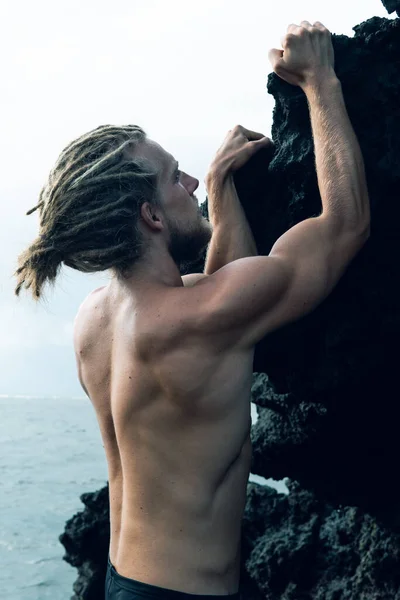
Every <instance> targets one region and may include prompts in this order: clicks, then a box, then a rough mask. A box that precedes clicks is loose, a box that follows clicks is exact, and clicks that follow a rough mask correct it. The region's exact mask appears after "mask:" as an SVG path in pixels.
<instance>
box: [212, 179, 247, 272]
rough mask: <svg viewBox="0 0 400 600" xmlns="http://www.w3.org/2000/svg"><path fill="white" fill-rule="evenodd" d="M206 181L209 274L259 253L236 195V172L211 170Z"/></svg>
mask: <svg viewBox="0 0 400 600" xmlns="http://www.w3.org/2000/svg"><path fill="white" fill-rule="evenodd" d="M206 183H207V192H208V214H209V219H210V222H211V224H212V226H213V235H212V238H211V242H210V245H209V248H208V252H207V258H206V263H205V269H204V272H205V273H207V274H208V275H210V274H211V273H214V272H215V271H217V270H218V269H220V268H221V267H223V266H224V265H226V264H228V263H229V262H232V261H234V260H238V259H239V258H245V257H247V256H256V255H257V246H256V242H255V239H254V237H253V234H252V231H251V229H250V226H249V223H248V221H247V218H246V214H245V212H244V210H243V207H242V205H241V203H240V200H239V197H238V195H237V192H236V188H235V184H234V181H233V175H232V174H230V173H228V172H219V173H218V172H217V173H215V172H211V173H209V174H208V176H207V181H206Z"/></svg>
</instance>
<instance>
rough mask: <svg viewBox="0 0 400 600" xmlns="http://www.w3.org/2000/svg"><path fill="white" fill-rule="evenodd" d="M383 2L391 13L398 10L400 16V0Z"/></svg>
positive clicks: (385, 0)
mask: <svg viewBox="0 0 400 600" xmlns="http://www.w3.org/2000/svg"><path fill="white" fill-rule="evenodd" d="M382 4H383V6H384V7H385V8H386V10H387V11H388V13H389V14H392V13H394V12H395V11H396V13H397V16H399V17H400V0H382Z"/></svg>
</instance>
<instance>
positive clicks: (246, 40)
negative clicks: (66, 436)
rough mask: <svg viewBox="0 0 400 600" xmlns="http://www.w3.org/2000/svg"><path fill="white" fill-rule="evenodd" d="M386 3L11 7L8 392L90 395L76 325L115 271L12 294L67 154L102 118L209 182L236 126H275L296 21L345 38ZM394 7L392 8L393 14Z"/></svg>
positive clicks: (139, 1) (3, 88)
mask: <svg viewBox="0 0 400 600" xmlns="http://www.w3.org/2000/svg"><path fill="white" fill-rule="evenodd" d="M373 16H382V17H388V18H393V15H392V17H389V15H388V14H387V12H386V11H385V9H384V7H383V5H382V4H381V2H380V1H379V0H353V1H352V2H347V3H346V6H345V10H344V6H343V5H342V4H338V3H337V2H336V3H334V2H330V3H324V4H323V3H322V2H320V1H319V2H317V1H314V0H303V1H299V0H285V2H283V3H280V2H277V1H271V0H247V1H246V2H245V1H243V0H240V1H239V0H201V2H198V1H197V0H196V1H194V0H129V1H128V0H114V1H113V2H109V0H107V2H104V1H103V0H96V2H94V1H92V0H86V1H83V0H79V1H78V0H69V1H68V3H67V2H65V1H64V0H57V2H54V1H52V2H50V1H47V0H37V1H35V2H31V1H30V0H24V1H21V2H13V3H11V2H8V3H6V4H5V5H3V6H2V15H1V21H2V23H1V35H0V50H1V56H2V60H1V64H2V77H1V82H0V92H1V107H2V118H1V139H2V141H3V143H2V144H1V146H0V153H1V154H0V156H1V165H2V177H1V180H0V194H1V199H2V202H1V208H2V212H1V217H2V238H1V239H2V242H1V252H0V303H1V312H0V325H1V334H2V335H1V337H0V394H2V393H3V394H31V395H60V396H64V395H67V396H68V395H76V396H84V394H83V392H82V390H81V389H80V387H79V383H78V382H77V378H76V374H75V363H74V356H73V349H72V322H73V319H74V317H75V314H76V312H77V309H78V307H79V305H80V303H81V302H82V301H83V299H84V298H85V297H86V296H87V294H88V293H89V292H90V291H91V290H92V289H94V288H96V287H98V286H99V285H103V284H104V283H105V282H106V281H107V279H106V276H102V275H100V274H99V275H85V274H80V273H78V272H76V271H73V270H72V269H69V268H66V267H63V270H62V274H61V276H60V279H59V281H58V285H57V288H56V290H55V291H54V292H52V291H51V290H50V291H48V292H47V294H46V303H45V304H42V305H38V306H36V305H35V303H34V301H33V300H32V299H31V298H30V296H29V294H28V293H27V292H25V291H23V292H22V296H21V297H20V299H17V298H16V297H15V296H14V287H15V280H14V279H13V278H12V273H13V271H14V270H15V268H16V258H17V255H18V254H19V253H20V252H21V251H22V250H23V249H25V248H26V246H27V245H28V244H29V243H31V241H32V240H33V239H34V238H35V237H36V235H37V233H38V213H34V214H33V215H31V216H25V213H26V211H27V210H29V209H30V208H31V207H33V206H34V205H36V204H37V202H38V194H39V191H40V188H41V186H42V184H43V183H44V181H45V179H46V177H47V174H48V172H49V170H50V168H51V167H52V165H53V163H54V161H55V160H56V158H57V156H58V154H59V153H60V151H61V150H62V149H63V148H64V147H65V146H66V144H67V143H69V142H70V141H71V140H73V139H74V138H76V137H78V136H79V135H81V134H83V133H85V132H86V131H89V130H90V129H93V128H94V127H97V126H98V125H102V124H107V123H110V124H127V123H131V124H138V125H140V126H141V127H143V128H144V129H145V131H146V132H147V133H148V135H149V136H150V137H151V138H152V139H154V140H156V141H157V142H159V143H160V144H161V145H162V146H164V148H165V149H166V150H168V152H170V153H171V154H173V155H174V156H175V158H176V159H177V160H179V162H180V166H181V168H182V169H183V170H184V171H186V172H188V173H190V174H192V175H194V176H195V177H197V178H198V179H199V180H200V182H201V184H200V188H199V189H198V190H197V192H196V195H197V196H198V198H199V201H200V202H203V201H204V199H205V189H204V185H203V179H204V176H205V174H206V171H207V167H208V165H209V164H210V162H211V160H212V158H213V156H214V154H215V152H216V150H217V149H218V147H219V146H220V144H221V143H222V141H223V139H224V137H225V135H226V133H227V131H228V130H229V129H231V128H232V127H233V126H234V125H235V124H237V123H239V124H241V125H244V126H245V127H247V128H249V129H253V130H255V131H260V132H261V133H263V134H265V135H270V132H271V124H272V110H273V99H272V97H271V96H269V94H268V93H267V90H266V83H267V76H268V73H270V72H271V67H270V63H269V61H268V51H269V49H270V48H272V47H275V48H280V47H281V45H280V40H281V38H282V36H284V35H285V34H286V29H287V26H288V25H289V24H290V23H297V24H300V22H301V21H302V20H303V19H305V20H308V21H310V22H314V21H317V20H319V21H322V23H324V25H325V26H326V27H328V29H329V30H330V31H331V32H332V33H337V34H345V35H349V36H353V32H352V27H353V26H354V25H356V24H358V23H360V22H362V21H364V20H366V19H368V18H370V17H373ZM394 16H395V15H394Z"/></svg>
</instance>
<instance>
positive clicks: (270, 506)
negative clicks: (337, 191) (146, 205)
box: [61, 0, 400, 600]
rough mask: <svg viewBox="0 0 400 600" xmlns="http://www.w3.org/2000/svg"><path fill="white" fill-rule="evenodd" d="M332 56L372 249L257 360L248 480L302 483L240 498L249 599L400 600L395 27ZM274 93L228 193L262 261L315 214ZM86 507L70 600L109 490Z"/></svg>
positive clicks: (301, 125)
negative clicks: (364, 187)
mask: <svg viewBox="0 0 400 600" xmlns="http://www.w3.org/2000/svg"><path fill="white" fill-rule="evenodd" d="M384 3H385V6H386V7H387V8H388V10H389V11H392V12H393V11H394V10H398V8H399V1H398V0H386V1H385V2H384ZM333 43H334V48H335V59H336V62H335V70H336V73H337V75H338V77H339V79H340V80H341V82H342V88H343V93H344V97H345V101H346V106H347V109H348V112H349V115H350V119H351V121H352V124H353V127H354V129H355V131H356V134H357V137H358V140H359V142H360V146H361V149H362V153H363V156H364V161H365V165H366V172H367V179H368V187H369V193H370V198H371V206H372V235H371V238H370V240H369V242H368V244H367V245H366V246H365V248H364V249H363V250H362V252H361V253H360V254H359V255H358V257H357V258H356V259H355V260H354V262H353V263H352V265H351V266H350V268H349V269H348V271H347V273H346V274H345V276H344V277H343V278H342V280H341V281H340V283H339V284H338V286H337V288H336V289H335V290H334V292H333V293H332V294H331V295H330V297H329V298H328V299H327V300H326V301H325V302H324V303H323V304H322V305H321V306H320V307H319V308H318V309H317V310H316V311H315V312H314V313H313V314H311V315H309V316H308V317H306V318H304V319H302V320H301V321H299V322H298V323H296V324H293V325H290V326H288V327H286V328H284V329H282V330H280V331H279V332H276V333H275V334H273V335H271V336H269V337H268V338H267V339H265V340H264V341H263V342H261V343H260V344H259V345H258V346H257V349H256V355H255V361H254V371H255V373H258V375H256V376H255V378H254V385H253V390H252V394H253V401H254V402H255V403H256V404H257V407H258V413H259V420H258V421H257V423H256V425H255V426H254V427H253V430H252V440H253V466H252V469H251V471H252V473H256V474H258V475H261V476H264V477H266V478H268V477H273V478H275V479H282V478H284V477H290V479H291V480H293V481H296V482H298V483H296V484H295V483H292V484H290V495H289V497H286V496H283V495H279V494H277V493H276V492H274V491H273V490H271V489H270V488H267V487H262V486H257V485H256V484H253V483H251V484H249V485H248V501H247V506H246V511H245V518H244V520H243V551H242V580H241V589H242V593H243V598H244V599H245V600H258V599H261V598H266V599H271V600H278V599H279V600H289V599H293V600H294V599H296V600H302V599H312V600H347V599H350V598H351V599H357V600H372V599H374V600H376V599H382V600H386V599H387V600H400V592H399V588H400V579H399V573H400V564H399V562H400V557H399V554H400V552H399V548H400V544H399V542H400V538H399V535H400V508H399V505H398V500H397V498H398V491H399V484H398V480H397V465H398V460H399V459H398V457H399V456H400V436H399V431H398V430H399V425H398V424H399V422H400V421H399V419H400V398H399V393H398V384H397V371H398V352H397V346H398V339H399V333H400V309H399V306H400V301H399V295H398V287H399V286H398V282H399V281H400V269H399V258H400V246H399V240H400V236H399V228H400V226H399V217H400V191H399V190H400V19H395V20H389V19H381V18H378V17H375V18H372V19H370V20H369V21H366V22H365V23H362V24H361V25H358V26H357V27H355V37H354V38H347V37H345V36H333ZM268 91H269V92H270V93H271V94H273V96H274V98H275V100H276V107H275V111H274V124H273V131H272V137H273V142H274V148H273V149H271V150H265V151H263V152H262V153H261V152H260V153H259V154H258V155H256V156H255V157H254V159H253V160H252V161H251V162H250V163H249V164H248V165H246V167H245V168H243V169H242V171H241V172H240V173H238V174H237V177H236V179H235V182H236V186H237V190H238V194H239V197H240V200H241V202H242V204H243V206H244V209H245V212H246V214H247V217H248V219H249V222H250V225H251V227H252V230H253V232H254V236H255V239H256V242H257V246H258V251H259V254H268V253H269V251H270V249H271V247H272V245H273V243H274V242H275V241H276V239H277V238H278V237H279V236H280V235H281V234H282V233H284V232H285V231H286V230H287V229H288V228H290V227H291V226H292V225H294V224H295V223H297V222H299V221H301V220H303V219H305V218H307V217H310V216H312V215H316V214H318V213H319V212H320V210H321V202H320V196H319V191H318V185H317V178H316V173H315V165H314V154H313V143H312V134H311V126H310V119H309V112H308V107H307V102H306V98H305V96H304V94H303V92H302V91H301V90H300V89H299V88H296V87H293V86H290V85H289V84H287V83H285V82H283V81H282V80H280V79H279V78H278V77H277V76H275V75H270V77H269V80H268ZM203 210H204V212H205V214H207V208H206V206H204V207H203ZM203 263H204V257H203V259H202V260H201V261H200V262H199V263H197V264H196V265H194V266H192V268H191V270H192V271H196V270H198V271H201V270H202V267H203ZM82 498H83V501H84V502H85V504H86V509H85V511H84V513H81V514H78V515H76V516H75V517H74V518H73V519H71V521H69V523H68V525H67V532H66V533H65V534H64V535H63V536H61V542H62V543H63V544H64V545H65V547H66V549H67V555H66V557H65V560H67V561H68V562H70V564H72V565H74V566H76V567H78V569H79V579H78V581H77V582H76V584H75V586H74V590H75V596H74V599H75V600H83V599H85V600H88V599H92V598H98V599H100V598H102V597H103V596H102V585H103V582H104V576H105V564H106V560H107V544H108V500H107V488H104V490H101V491H100V492H97V493H96V494H86V495H84V497H82Z"/></svg>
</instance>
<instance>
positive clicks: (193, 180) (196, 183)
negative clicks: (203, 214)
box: [190, 177, 200, 195]
mask: <svg viewBox="0 0 400 600" xmlns="http://www.w3.org/2000/svg"><path fill="white" fill-rule="evenodd" d="M190 179H191V182H190V185H191V188H190V189H191V192H190V195H192V194H194V192H195V191H196V190H197V188H198V187H199V185H200V182H199V180H198V179H196V177H191V178H190Z"/></svg>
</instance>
